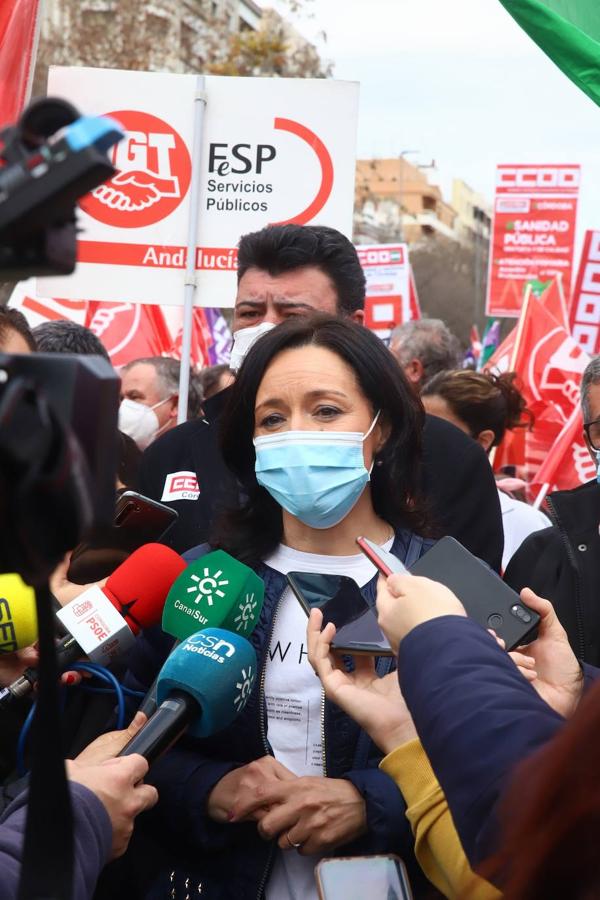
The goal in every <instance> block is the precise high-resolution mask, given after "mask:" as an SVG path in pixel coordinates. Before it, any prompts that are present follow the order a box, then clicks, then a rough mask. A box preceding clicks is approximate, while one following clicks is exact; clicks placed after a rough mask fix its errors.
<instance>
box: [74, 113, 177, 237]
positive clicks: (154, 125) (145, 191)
mask: <svg viewBox="0 0 600 900" xmlns="http://www.w3.org/2000/svg"><path fill="white" fill-rule="evenodd" d="M107 115H109V116H111V117H112V118H114V119H116V120H117V121H118V122H120V123H121V125H122V126H123V128H124V129H125V131H126V135H125V138H124V139H123V140H122V141H121V142H120V143H119V144H117V145H116V146H115V147H113V150H112V163H113V165H114V166H115V168H116V169H117V170H118V171H117V173H116V175H114V176H113V177H112V178H111V179H110V180H109V181H106V182H105V183H104V184H100V185H98V187H97V188H95V189H94V190H93V191H92V193H91V194H87V196H86V197H84V198H83V200H82V201H81V204H80V205H81V208H82V209H83V210H85V212H86V213H87V214H88V215H90V216H92V217H93V218H94V219H97V220H98V221H99V222H104V224H105V225H113V226H117V227H119V228H142V227H144V226H146V225H153V224H154V223H155V222H159V221H160V220H161V219H164V218H165V217H166V216H168V215H170V213H172V212H173V211H174V210H175V209H177V207H178V206H179V204H180V203H181V201H182V200H183V198H184V197H185V195H186V194H187V192H188V188H189V186H190V179H191V174H192V164H191V160H190V155H189V153H188V149H187V147H186V145H185V143H184V141H183V138H182V137H181V136H180V135H179V134H178V133H177V132H176V131H175V129H174V128H172V127H171V126H170V125H169V124H168V123H167V122H164V121H163V120H162V119H159V118H157V117H156V116H152V115H150V113H145V112H140V111H138V110H121V111H119V112H110V113H107Z"/></svg>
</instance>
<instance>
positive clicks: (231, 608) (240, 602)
mask: <svg viewBox="0 0 600 900" xmlns="http://www.w3.org/2000/svg"><path fill="white" fill-rule="evenodd" d="M264 599H265V585H264V582H263V580H262V578H260V577H259V576H258V575H257V574H256V572H253V571H252V569H250V568H249V567H248V566H246V565H244V563H241V562H238V560H237V559H234V558H233V556H230V555H229V553H226V552H225V551H224V550H213V551H212V552H211V553H207V554H206V555H205V556H202V557H201V558H200V559H196V560H194V562H192V563H191V564H190V565H189V566H188V567H187V568H186V569H185V571H183V572H182V573H181V575H179V576H178V578H176V579H175V581H174V583H173V585H172V587H171V590H170V591H169V593H168V594H167V599H166V600H165V605H164V609H163V617H162V628H163V631H166V632H167V634H171V635H173V637H176V638H179V640H183V639H184V638H187V637H189V635H190V634H193V633H194V632H196V631H198V629H199V628H202V629H204V628H215V627H219V628H226V629H227V630H228V631H233V632H236V633H237V634H243V635H244V636H247V635H249V634H250V632H251V631H253V630H254V627H255V625H256V623H257V622H258V618H259V616H260V612H261V610H262V605H263V601H264Z"/></svg>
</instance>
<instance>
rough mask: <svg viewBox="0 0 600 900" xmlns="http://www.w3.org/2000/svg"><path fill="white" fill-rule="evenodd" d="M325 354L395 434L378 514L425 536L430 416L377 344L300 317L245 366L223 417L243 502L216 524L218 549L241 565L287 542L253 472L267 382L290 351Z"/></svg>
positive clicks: (377, 468)
mask: <svg viewBox="0 0 600 900" xmlns="http://www.w3.org/2000/svg"><path fill="white" fill-rule="evenodd" d="M309 345H310V346H314V347H323V348H325V349H327V350H331V351H332V352H333V353H335V354H337V356H339V357H340V359H342V360H343V361H344V362H345V363H346V364H347V365H349V366H350V368H351V369H352V370H353V371H354V373H355V374H356V378H357V380H358V383H359V385H360V387H361V390H362V391H363V393H364V395H365V397H366V398H367V399H368V401H369V402H370V403H371V404H372V408H373V414H375V412H377V410H381V416H380V422H381V423H382V424H383V423H385V424H387V425H388V426H389V428H390V434H389V437H388V439H387V441H386V443H385V445H384V446H383V447H382V449H381V450H380V451H379V453H378V454H377V458H376V461H375V463H376V464H375V465H374V467H373V471H372V473H371V495H372V499H373V507H374V509H375V511H376V513H377V515H379V516H381V518H382V519H385V520H386V521H387V522H389V523H390V524H391V525H393V526H394V527H395V528H398V527H406V528H410V529H412V530H413V531H417V532H420V533H425V532H426V528H427V522H426V517H425V514H424V511H423V506H422V504H421V500H420V497H419V484H420V462H421V441H422V430H423V425H424V421H425V413H424V410H423V406H422V405H421V402H420V400H419V399H418V397H416V395H415V394H414V392H413V391H412V389H411V387H410V384H409V382H408V380H407V378H406V376H405V375H404V373H403V371H402V369H401V368H400V366H399V365H398V363H397V362H396V360H395V359H394V357H393V356H392V354H391V353H390V352H389V350H388V349H387V348H386V347H385V345H384V344H383V343H382V342H381V341H380V339H379V338H378V337H376V336H375V335H374V334H372V333H371V332H370V331H368V330H367V329H366V328H363V327H362V326H361V325H357V324H355V323H353V322H351V321H350V320H348V319H341V318H336V317H334V316H328V315H322V314H319V315H314V316H313V315H311V316H298V317H297V318H294V319H290V320H289V321H287V322H284V323H283V324H282V325H279V326H278V327H277V328H274V329H273V330H272V331H269V332H267V333H266V334H265V335H263V336H262V337H261V338H260V339H259V340H258V341H257V342H256V344H255V345H254V346H253V347H252V349H251V350H250V352H249V353H248V355H247V357H246V359H245V360H244V362H243V364H242V367H241V368H240V370H239V372H238V376H237V380H236V381H235V383H234V384H233V386H232V388H231V394H230V397H229V401H228V403H227V406H226V407H225V410H224V412H223V414H222V417H221V448H222V451H223V458H224V460H225V462H226V464H227V466H228V467H229V468H230V469H231V471H232V472H233V473H234V474H235V475H236V477H237V478H238V480H239V482H240V484H241V487H242V490H243V493H244V494H245V497H246V499H245V501H244V502H243V504H242V506H241V508H238V509H236V510H232V511H229V512H226V513H225V514H224V515H223V516H222V517H221V519H220V521H219V522H218V523H217V526H216V533H215V538H216V540H215V544H216V545H217V546H219V547H222V548H223V549H224V550H227V552H228V553H231V554H232V556H235V558H236V559H239V560H242V561H243V562H246V563H249V564H256V563H257V562H259V561H260V560H262V559H264V558H265V557H266V556H268V555H269V554H270V553H271V552H272V551H273V550H274V549H275V548H276V546H277V545H278V543H279V542H280V540H281V536H282V516H281V508H280V507H279V505H278V504H277V503H276V501H275V500H274V499H273V498H272V497H271V495H270V494H269V493H268V491H266V490H265V488H263V487H261V486H260V485H259V484H258V482H257V480H256V475H255V471H254V464H255V453H254V446H253V443H252V441H253V435H254V407H255V401H256V395H257V392H258V389H259V386H260V384H261V382H262V380H263V376H264V374H265V372H266V370H267V368H268V367H269V365H270V363H271V362H272V361H273V359H274V358H275V357H276V356H277V355H278V354H279V353H281V352H283V351H284V350H291V349H293V348H296V347H305V346H309Z"/></svg>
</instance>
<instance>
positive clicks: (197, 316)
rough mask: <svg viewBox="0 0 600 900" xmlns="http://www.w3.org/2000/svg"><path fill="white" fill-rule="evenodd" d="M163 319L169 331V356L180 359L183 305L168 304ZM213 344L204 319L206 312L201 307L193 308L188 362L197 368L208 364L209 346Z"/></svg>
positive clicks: (209, 362)
mask: <svg viewBox="0 0 600 900" xmlns="http://www.w3.org/2000/svg"><path fill="white" fill-rule="evenodd" d="M164 312H165V320H166V323H167V325H168V328H169V331H170V333H171V344H170V347H169V356H174V357H175V359H181V347H182V343H183V307H181V306H169V307H165V308H164ZM212 344H213V336H212V332H211V330H210V328H209V326H208V322H207V320H206V313H205V312H204V310H203V309H202V308H201V307H195V308H194V315H193V319H192V347H191V354H190V363H191V365H192V366H194V367H195V368H197V369H202V368H203V367H204V366H210V364H211V361H210V355H209V352H208V351H209V348H210V347H211V346H212Z"/></svg>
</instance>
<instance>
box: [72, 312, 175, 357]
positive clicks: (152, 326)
mask: <svg viewBox="0 0 600 900" xmlns="http://www.w3.org/2000/svg"><path fill="white" fill-rule="evenodd" d="M85 324H86V325H87V327H88V328H90V329H91V330H92V331H93V332H94V334H95V335H96V336H97V337H99V338H100V340H101V341H102V343H103V344H104V346H105V347H106V349H107V350H108V353H109V356H110V359H111V362H112V364H113V366H124V365H125V363H128V362H131V361H132V360H133V359H140V358H142V357H145V356H168V355H170V353H169V351H170V348H171V335H170V333H169V329H168V328H167V326H166V324H165V320H164V317H163V314H162V312H161V309H160V306H150V305H144V304H139V303H104V302H102V301H95V300H94V301H90V303H89V304H88V311H87V316H86V320H85Z"/></svg>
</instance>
